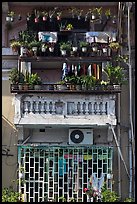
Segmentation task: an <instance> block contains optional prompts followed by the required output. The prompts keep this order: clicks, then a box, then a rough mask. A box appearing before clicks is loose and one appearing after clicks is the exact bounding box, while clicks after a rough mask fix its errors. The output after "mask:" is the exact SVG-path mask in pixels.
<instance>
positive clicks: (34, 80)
mask: <svg viewBox="0 0 137 204" xmlns="http://www.w3.org/2000/svg"><path fill="white" fill-rule="evenodd" d="M28 81H29V84H30V85H40V84H42V81H41V78H40V77H39V76H38V74H37V73H35V74H33V73H32V74H31V75H29V80H28Z"/></svg>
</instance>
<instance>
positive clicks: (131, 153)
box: [126, 2, 135, 198]
mask: <svg viewBox="0 0 137 204" xmlns="http://www.w3.org/2000/svg"><path fill="white" fill-rule="evenodd" d="M126 5H127V7H128V51H129V63H128V66H129V120H130V129H129V165H130V167H129V168H130V183H129V197H130V198H131V197H132V183H133V180H132V177H133V171H135V155H134V153H135V148H134V144H135V141H134V133H133V121H132V66H131V42H130V41H131V38H130V29H131V27H130V9H131V7H132V2H126ZM132 163H133V169H132ZM134 180H135V179H134ZM134 182H135V181H134ZM134 191H135V183H134ZM134 196H135V193H134Z"/></svg>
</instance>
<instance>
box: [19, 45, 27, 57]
mask: <svg viewBox="0 0 137 204" xmlns="http://www.w3.org/2000/svg"><path fill="white" fill-rule="evenodd" d="M26 52H27V49H26V48H25V47H22V46H21V47H20V56H24V55H26Z"/></svg>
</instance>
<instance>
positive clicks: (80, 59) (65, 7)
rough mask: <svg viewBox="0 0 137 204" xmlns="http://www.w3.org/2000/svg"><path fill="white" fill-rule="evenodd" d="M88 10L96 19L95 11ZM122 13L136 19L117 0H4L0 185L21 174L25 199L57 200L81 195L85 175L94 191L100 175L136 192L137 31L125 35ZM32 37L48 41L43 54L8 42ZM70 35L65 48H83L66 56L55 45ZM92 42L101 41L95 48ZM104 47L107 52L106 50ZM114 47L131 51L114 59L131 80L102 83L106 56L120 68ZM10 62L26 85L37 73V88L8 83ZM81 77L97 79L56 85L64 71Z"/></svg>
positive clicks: (113, 186) (125, 193) (126, 193)
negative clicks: (136, 72) (85, 84)
mask: <svg viewBox="0 0 137 204" xmlns="http://www.w3.org/2000/svg"><path fill="white" fill-rule="evenodd" d="M129 3H130V2H129ZM130 6H131V7H130ZM96 8H98V9H96ZM100 8H101V10H100V11H102V13H99V9H100ZM123 8H124V12H125V13H124V12H123V11H122V10H123ZM93 9H94V10H95V11H96V14H98V17H97V19H95V17H92V12H91V11H93ZM109 9H110V11H111V17H110V18H109V16H108V15H107V12H106V11H109ZM8 11H14V12H15V15H14V20H13V21H11V22H10V23H9V22H7V21H6V20H5V19H6V16H7V13H8ZM97 11H98V12H97ZM46 13H48V16H46ZM19 14H20V15H19ZM59 14H60V16H58V15H59ZM20 16H21V17H20ZM43 17H45V18H43ZM46 17H47V19H46ZM101 17H102V18H101ZM128 17H130V19H132V20H134V8H133V5H132V4H124V3H122V2H116V3H115V2H96V3H93V2H92V3H90V2H85V3H82V2H74V3H72V2H59V3H58V2H39V3H32V2H31V3H30V2H3V16H2V18H3V19H2V20H3V24H2V26H3V27H2V33H3V36H2V37H3V39H2V43H3V44H2V45H3V48H2V57H3V62H2V66H3V67H2V90H3V92H2V111H3V115H2V117H3V118H2V122H3V123H2V125H3V133H2V134H3V135H2V136H3V137H2V144H3V147H2V148H3V161H2V162H3V163H2V165H3V166H2V171H3V187H5V186H9V185H11V184H12V180H18V181H19V183H18V185H17V188H18V190H19V192H21V193H22V194H23V196H24V201H26V202H41V201H44V200H54V201H56V202H59V201H60V199H61V198H63V199H66V200H67V201H68V200H71V199H75V200H76V201H77V202H86V201H87V196H86V194H85V193H84V192H83V190H84V188H87V187H88V184H89V180H90V179H91V178H92V179H95V180H96V181H97V183H96V184H95V185H96V186H97V188H101V186H102V184H101V182H102V183H103V181H104V182H105V183H106V186H107V188H108V189H110V190H111V191H112V190H114V191H116V192H117V193H118V195H119V197H120V199H121V200H124V199H125V198H127V197H132V198H134V107H135V103H134V96H135V94H134V89H133V86H132V85H133V84H134V81H135V78H134V74H133V73H134V57H133V54H132V58H130V56H131V55H130V51H132V52H134V38H132V39H129V37H130V35H131V34H130V33H129V26H130V29H131V32H132V31H133V32H132V33H134V21H132V23H130V22H129V21H128ZM100 19H101V22H100ZM68 24H71V25H72V26H73V29H71V28H69V26H68ZM61 26H64V28H62V27H61ZM67 26H68V27H67ZM61 28H62V29H63V30H60V29H61ZM123 32H125V33H127V36H126V37H125V36H123ZM33 34H35V40H37V42H40V40H42V45H45V46H47V47H46V49H47V50H46V52H42V50H41V49H39V51H35V50H34V48H33V47H34V46H32V50H31V52H30V50H27V52H26V48H25V44H24V45H23V46H24V47H23V48H22V49H20V50H19V51H18V52H14V51H13V50H12V49H11V48H10V42H11V41H14V40H16V39H18V38H19V39H21V40H22V42H23V39H24V38H25V39H26V42H27V43H30V42H31V41H32V39H30V38H31V37H32V36H33ZM127 37H128V39H127ZM27 40H28V41H27ZM129 40H130V43H129ZM67 41H69V42H70V43H71V47H72V46H73V47H76V45H77V46H79V47H78V49H79V50H78V52H75V51H74V50H70V52H68V53H67V54H66V55H65V56H63V54H62V53H61V51H60V45H61V43H62V42H67ZM80 41H87V42H88V43H89V47H88V51H87V52H85V53H84V52H82V51H81V49H80ZM111 41H112V42H115V41H116V42H117V41H118V42H119V43H120V45H121V47H120V48H119V51H118V53H117V54H115V52H113V51H112V50H111V49H110V47H109V46H108V44H109V43H110V42H111ZM94 44H96V45H98V49H97V51H95V52H94V51H93V45H94ZM35 47H36V46H35ZM51 47H54V51H53V52H52V51H50V48H51ZM106 47H107V52H105V51H103V48H106ZM27 48H28V47H27ZM71 49H72V48H71ZM130 49H131V50H130ZM119 53H120V54H121V56H128V60H129V61H128V62H129V64H128V63H126V62H125V61H120V60H119V62H118V63H120V65H122V66H123V67H124V76H125V78H126V80H127V83H126V84H122V85H121V86H120V87H119V86H118V85H117V86H116V84H115V86H113V85H112V84H111V85H110V84H109V86H107V88H105V87H106V86H105V85H104V86H102V84H99V82H100V81H103V82H106V81H107V80H108V75H107V74H106V72H105V71H104V69H105V67H106V66H107V65H109V64H110V63H112V65H113V66H117V65H118V64H117V61H116V57H117V56H118V54H119ZM130 64H131V67H132V72H131V69H129V70H128V67H130ZM13 67H15V68H16V69H17V70H18V72H19V73H23V75H24V76H25V79H24V84H25V82H28V83H29V85H32V84H33V83H30V81H27V80H28V78H29V79H30V76H32V74H33V75H34V74H35V73H37V74H38V76H39V77H40V79H41V81H42V84H40V85H41V87H40V88H38V89H36V88H34V87H33V88H32V87H30V86H29V88H28V89H25V86H24V84H23V88H22V87H21V88H20V86H19V85H20V84H16V87H15V86H14V84H10V82H9V74H10V71H11V69H12V68H13ZM82 75H84V76H90V77H91V76H94V78H95V80H96V82H97V81H98V84H97V83H96V84H94V88H92V87H93V84H92V85H91V84H90V85H91V87H88V89H87V88H86V89H84V88H82V87H81V88H80V89H77V88H76V87H75V88H73V87H72V85H71V86H70V83H67V85H66V86H65V88H63V89H61V88H60V85H61V83H60V82H61V81H63V79H64V78H65V77H68V78H69V77H70V76H73V78H75V79H76V76H78V77H80V76H82ZM27 77H28V78H27ZM33 79H34V78H33ZM83 80H85V78H84V79H83ZM131 80H132V82H133V84H132V85H131ZM69 82H70V81H69ZM74 84H76V81H75V83H74ZM74 84H73V85H74ZM129 98H130V100H129ZM131 107H132V109H131ZM132 111H133V112H132ZM132 120H133V121H132ZM9 166H10V171H9ZM6 172H9V173H8V174H7V173H6ZM7 175H8V176H7Z"/></svg>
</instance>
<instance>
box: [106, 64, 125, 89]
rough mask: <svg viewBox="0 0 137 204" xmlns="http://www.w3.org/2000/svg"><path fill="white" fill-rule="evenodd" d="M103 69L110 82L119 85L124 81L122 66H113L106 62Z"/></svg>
mask: <svg viewBox="0 0 137 204" xmlns="http://www.w3.org/2000/svg"><path fill="white" fill-rule="evenodd" d="M104 71H105V72H106V73H107V74H108V77H109V83H110V84H118V85H121V84H122V83H123V82H124V81H125V80H124V73H123V68H122V67H120V66H113V65H112V64H108V65H107V66H106V67H105V68H104Z"/></svg>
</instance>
